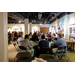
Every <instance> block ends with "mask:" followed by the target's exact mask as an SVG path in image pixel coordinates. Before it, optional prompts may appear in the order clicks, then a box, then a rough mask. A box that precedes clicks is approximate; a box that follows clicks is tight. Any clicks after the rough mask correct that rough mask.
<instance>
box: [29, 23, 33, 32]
mask: <svg viewBox="0 0 75 75" xmlns="http://www.w3.org/2000/svg"><path fill="white" fill-rule="evenodd" d="M29 26H30V32H32V22H30V24H29Z"/></svg>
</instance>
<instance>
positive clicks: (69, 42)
mask: <svg viewBox="0 0 75 75" xmlns="http://www.w3.org/2000/svg"><path fill="white" fill-rule="evenodd" d="M66 42H67V43H68V44H71V46H72V44H73V50H74V43H75V42H73V41H71V40H66Z"/></svg>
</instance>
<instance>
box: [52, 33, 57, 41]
mask: <svg viewBox="0 0 75 75" xmlns="http://www.w3.org/2000/svg"><path fill="white" fill-rule="evenodd" d="M51 40H52V41H53V40H57V38H56V35H55V34H54V33H53V35H52V37H51Z"/></svg>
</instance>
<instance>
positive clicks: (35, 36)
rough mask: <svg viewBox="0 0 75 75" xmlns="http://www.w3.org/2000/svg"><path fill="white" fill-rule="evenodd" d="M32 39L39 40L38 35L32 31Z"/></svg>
mask: <svg viewBox="0 0 75 75" xmlns="http://www.w3.org/2000/svg"><path fill="white" fill-rule="evenodd" d="M32 41H39V39H38V36H37V35H36V33H34V35H33V36H32Z"/></svg>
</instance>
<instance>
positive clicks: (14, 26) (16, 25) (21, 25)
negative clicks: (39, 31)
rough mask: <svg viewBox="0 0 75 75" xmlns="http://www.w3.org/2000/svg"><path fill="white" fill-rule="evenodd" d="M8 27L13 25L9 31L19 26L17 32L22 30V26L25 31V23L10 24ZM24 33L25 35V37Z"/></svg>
mask: <svg viewBox="0 0 75 75" xmlns="http://www.w3.org/2000/svg"><path fill="white" fill-rule="evenodd" d="M8 27H12V30H8V31H11V32H12V31H14V28H18V30H16V31H17V32H18V31H20V27H22V31H23V32H24V30H25V29H24V24H8ZM24 34H25V33H23V37H24Z"/></svg>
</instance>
